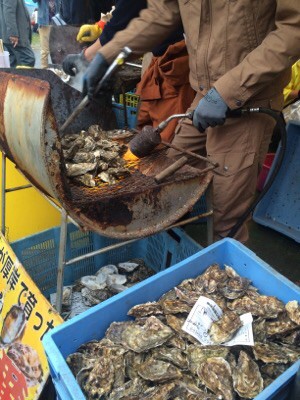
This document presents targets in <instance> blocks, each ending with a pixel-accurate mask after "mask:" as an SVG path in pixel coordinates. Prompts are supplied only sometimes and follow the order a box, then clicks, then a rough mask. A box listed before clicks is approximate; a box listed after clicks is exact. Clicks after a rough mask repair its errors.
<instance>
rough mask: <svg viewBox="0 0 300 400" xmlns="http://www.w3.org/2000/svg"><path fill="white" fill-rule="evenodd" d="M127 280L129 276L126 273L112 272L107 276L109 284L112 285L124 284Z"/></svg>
mask: <svg viewBox="0 0 300 400" xmlns="http://www.w3.org/2000/svg"><path fill="white" fill-rule="evenodd" d="M126 282H127V278H126V276H125V275H120V274H111V275H107V277H106V283H107V286H108V287H110V286H112V285H124V283H126Z"/></svg>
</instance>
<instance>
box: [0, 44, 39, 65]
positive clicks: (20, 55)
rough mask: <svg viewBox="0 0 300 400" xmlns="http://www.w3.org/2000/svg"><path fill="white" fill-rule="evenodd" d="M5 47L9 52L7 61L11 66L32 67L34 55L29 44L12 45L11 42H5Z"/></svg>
mask: <svg viewBox="0 0 300 400" xmlns="http://www.w3.org/2000/svg"><path fill="white" fill-rule="evenodd" d="M4 46H5V48H6V50H7V51H8V52H9V61H10V66H11V67H13V68H14V67H17V66H26V67H34V63H35V55H34V52H33V50H32V48H31V46H30V45H29V46H25V47H24V46H19V45H17V46H16V47H13V46H12V45H11V44H7V43H5V45H4Z"/></svg>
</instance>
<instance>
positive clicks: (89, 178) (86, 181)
mask: <svg viewBox="0 0 300 400" xmlns="http://www.w3.org/2000/svg"><path fill="white" fill-rule="evenodd" d="M74 181H75V182H78V183H82V184H83V185H84V186H87V187H95V186H96V182H95V180H94V177H93V175H92V174H84V175H80V176H76V177H75V178H74Z"/></svg>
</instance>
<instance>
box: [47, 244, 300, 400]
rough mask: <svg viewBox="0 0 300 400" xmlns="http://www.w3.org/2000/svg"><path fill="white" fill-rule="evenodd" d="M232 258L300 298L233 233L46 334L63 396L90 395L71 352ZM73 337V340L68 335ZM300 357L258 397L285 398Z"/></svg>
mask: <svg viewBox="0 0 300 400" xmlns="http://www.w3.org/2000/svg"><path fill="white" fill-rule="evenodd" d="M215 262H217V263H220V264H224V263H225V264H227V265H230V266H232V267H233V268H235V270H236V271H237V272H238V273H239V274H240V275H242V276H244V277H247V278H249V279H250V280H251V281H252V282H253V284H254V285H255V286H256V287H257V288H258V289H259V290H260V291H261V292H262V293H264V294H266V295H276V296H277V297H278V298H279V299H280V300H282V301H283V302H285V303H286V302H288V301H290V300H298V301H300V289H299V288H298V287H297V286H296V285H294V284H293V283H291V282H290V281H289V280H287V279H286V278H285V277H284V276H282V275H280V274H279V273H278V272H276V271H275V270H274V269H272V268H271V267H270V266H269V265H267V264H266V263H265V262H264V261H262V260H261V259H260V258H258V257H257V256H256V255H255V254H254V253H253V252H252V251H250V250H248V249H247V248H246V247H245V246H243V245H242V244H240V243H238V242H236V241H235V240H233V239H224V240H222V241H220V242H218V243H215V244H213V245H211V246H209V247H207V248H206V249H204V250H202V251H200V252H198V253H197V254H195V255H193V256H191V257H189V258H188V259H186V260H184V261H181V262H180V263H179V264H177V265H174V266H173V267H171V268H169V269H167V270H165V271H162V272H159V273H158V274H156V275H154V276H152V277H150V278H148V279H146V280H144V281H143V282H141V283H138V284H137V285H135V286H134V287H132V288H130V289H128V290H126V291H125V292H123V293H120V294H118V295H116V296H114V297H113V298H111V299H108V300H107V301H106V302H104V303H102V304H99V305H97V306H95V307H93V308H92V309H90V310H88V311H86V312H84V313H82V314H81V315H79V316H77V317H75V318H73V319H72V320H70V321H67V322H65V323H64V324H63V325H61V326H59V327H57V328H54V329H53V330H52V331H50V332H49V333H48V334H46V335H45V337H44V340H43V345H44V348H45V351H46V354H47V357H48V361H49V365H50V371H51V376H52V380H53V383H54V386H55V388H56V392H57V396H58V398H59V399H61V400H84V399H85V396H84V395H83V393H82V391H81V389H80V387H79V385H78V383H77V382H76V379H75V378H74V376H73V374H72V372H71V370H70V369H69V367H68V365H67V364H66V361H65V359H66V357H67V356H68V355H69V354H71V353H73V352H75V351H76V350H77V349H78V347H79V346H80V345H81V344H83V343H86V342H88V341H90V340H93V339H101V338H102V337H103V336H104V334H105V331H106V329H107V328H108V326H109V325H110V324H111V323H112V322H113V321H124V320H127V319H129V317H128V316H127V311H128V310H129V309H130V308H131V307H133V306H134V305H136V304H140V303H144V302H147V301H155V300H157V299H158V298H159V297H160V296H161V295H162V294H163V293H166V292H167V291H168V290H170V289H171V288H173V287H174V286H176V285H178V284H179V283H180V282H181V281H182V280H183V279H187V278H194V277H196V276H197V275H199V274H201V273H202V272H203V271H204V270H205V269H206V268H207V267H208V266H209V265H211V264H212V263H215ZM66 338H68V340H66ZM299 364H300V362H299V361H298V362H296V363H295V364H294V365H292V366H291V367H290V368H289V369H288V370H287V371H285V372H284V373H283V374H282V375H281V376H279V377H278V378H277V379H276V380H275V381H274V382H273V383H272V384H271V385H269V386H268V387H267V388H266V389H265V390H264V391H263V392H262V393H260V394H259V395H258V396H256V397H255V400H266V399H274V400H275V399H276V400H285V399H287V396H288V389H289V387H290V386H291V384H292V381H293V379H294V378H295V374H296V371H297V369H298V368H299Z"/></svg>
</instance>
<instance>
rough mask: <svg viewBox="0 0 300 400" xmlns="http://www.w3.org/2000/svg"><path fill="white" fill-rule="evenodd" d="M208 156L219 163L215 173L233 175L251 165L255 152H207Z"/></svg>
mask: <svg viewBox="0 0 300 400" xmlns="http://www.w3.org/2000/svg"><path fill="white" fill-rule="evenodd" d="M209 158H210V159H211V160H213V161H214V162H217V163H218V164H219V166H218V168H216V169H215V173H216V174H218V175H222V176H233V175H236V174H237V173H238V172H241V171H243V170H244V169H246V168H249V167H251V166H252V165H253V163H254V159H255V152H251V153H241V152H239V153H220V154H209Z"/></svg>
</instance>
